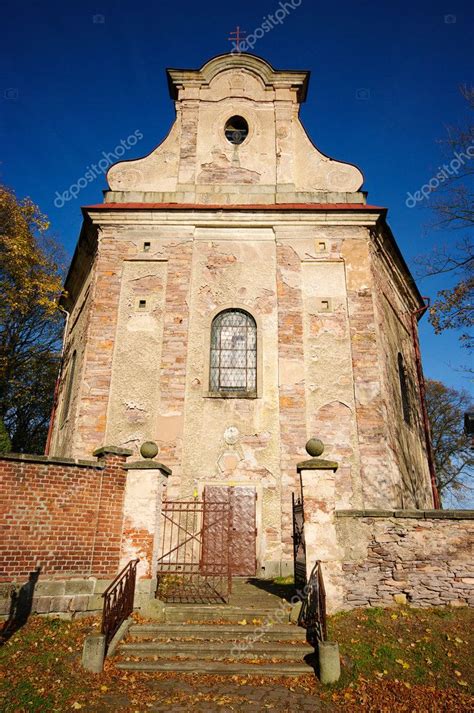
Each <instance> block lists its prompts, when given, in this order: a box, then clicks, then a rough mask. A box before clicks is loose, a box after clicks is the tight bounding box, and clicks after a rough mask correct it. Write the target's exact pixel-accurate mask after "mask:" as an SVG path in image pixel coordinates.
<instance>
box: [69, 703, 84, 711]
mask: <svg viewBox="0 0 474 713" xmlns="http://www.w3.org/2000/svg"><path fill="white" fill-rule="evenodd" d="M71 708H73V709H74V710H75V711H78V710H80V709H81V708H82V704H81V703H78V702H77V701H74V703H73V704H72V706H71Z"/></svg>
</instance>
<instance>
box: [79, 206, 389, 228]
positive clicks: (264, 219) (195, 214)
mask: <svg viewBox="0 0 474 713" xmlns="http://www.w3.org/2000/svg"><path fill="white" fill-rule="evenodd" d="M384 212H385V209H383V208H376V207H373V208H372V207H371V206H357V207H349V208H348V206H347V205H345V206H344V207H343V208H342V207H341V208H340V209H337V208H334V207H322V206H317V205H314V206H311V207H306V208H301V207H300V208H297V207H291V208H282V207H281V206H265V207H264V208H262V207H261V206H258V207H256V206H252V205H249V206H244V207H236V206H218V207H210V206H203V207H195V206H194V207H189V208H187V207H184V206H179V207H176V208H161V209H159V208H156V207H154V206H152V205H149V206H148V205H147V206H143V207H142V208H140V209H134V208H133V207H127V206H126V205H121V206H116V207H115V206H110V204H103V205H99V206H86V207H84V208H83V213H84V215H86V216H88V217H89V218H90V219H91V221H92V223H93V224H94V225H100V226H105V225H121V226H124V225H157V224H167V223H170V224H174V225H181V224H186V225H189V224H192V225H195V226H197V227H219V226H222V225H234V226H241V227H249V226H253V227H256V226H257V225H258V226H259V227H267V226H272V225H275V224H278V225H283V224H285V225H301V224H302V223H306V224H313V225H355V226H374V225H376V223H377V221H378V219H379V218H380V216H381V214H383V213H384Z"/></svg>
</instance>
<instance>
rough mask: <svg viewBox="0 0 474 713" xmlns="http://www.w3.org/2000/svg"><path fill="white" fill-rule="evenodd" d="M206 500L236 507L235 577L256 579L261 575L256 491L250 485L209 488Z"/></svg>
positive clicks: (234, 509)
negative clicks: (257, 573) (228, 503)
mask: <svg viewBox="0 0 474 713" xmlns="http://www.w3.org/2000/svg"><path fill="white" fill-rule="evenodd" d="M205 492H206V499H207V500H210V501H215V502H222V501H224V502H226V501H227V500H229V501H230V503H231V505H232V533H231V534H232V542H231V573H232V575H233V576H234V577H254V576H255V574H256V571H257V559H256V558H257V529H256V508H255V505H256V493H255V488H253V487H251V486H247V485H237V486H232V487H228V486H225V485H208V486H206V491H205Z"/></svg>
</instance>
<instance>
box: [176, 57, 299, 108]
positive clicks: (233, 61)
mask: <svg viewBox="0 0 474 713" xmlns="http://www.w3.org/2000/svg"><path fill="white" fill-rule="evenodd" d="M229 69H246V70H247V71H248V72H251V73H252V74H254V75H255V76H257V77H259V79H260V80H261V81H262V82H263V84H264V85H265V86H266V87H268V88H271V87H293V88H296V89H297V91H298V101H299V102H304V101H305V99H306V94H307V90H308V82H309V77H310V72H308V71H306V70H303V71H298V70H279V69H274V68H273V67H272V66H271V64H269V63H268V62H267V61H266V60H264V59H262V58H261V57H257V56H255V55H250V54H245V53H243V52H242V53H239V54H223V55H218V56H217V57H213V58H212V59H210V60H209V61H208V62H206V63H205V64H204V65H203V66H202V67H201V68H200V69H172V68H169V69H167V70H166V73H167V75H168V86H169V91H170V96H171V98H172V99H176V98H177V96H178V91H179V88H180V87H186V86H191V87H201V86H203V85H209V84H210V82H211V81H212V80H213V79H214V77H216V76H217V75H218V74H220V73H221V72H225V71H227V70H229Z"/></svg>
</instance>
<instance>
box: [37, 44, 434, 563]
mask: <svg viewBox="0 0 474 713" xmlns="http://www.w3.org/2000/svg"><path fill="white" fill-rule="evenodd" d="M168 80H169V88H170V95H171V99H172V100H173V101H174V102H175V107H176V120H175V122H174V124H173V126H172V128H171V130H170V132H169V134H168V136H167V137H166V138H165V140H164V141H163V142H162V143H161V144H160V145H159V146H158V147H157V148H156V149H154V150H153V151H152V152H151V153H150V154H149V155H148V156H146V157H144V158H140V159H136V160H130V161H123V162H120V163H118V164H115V165H114V166H113V167H112V168H111V169H110V170H109V173H108V177H107V178H108V184H109V190H107V191H106V193H105V200H104V202H103V203H101V204H97V205H92V206H87V207H85V208H83V214H84V223H83V227H82V230H81V234H80V238H79V242H78V246H77V249H76V252H75V255H74V258H73V261H72V265H71V268H70V271H69V275H68V278H67V281H66V286H65V289H66V295H65V296H64V297H63V300H62V304H63V307H64V308H65V309H66V310H67V312H68V314H69V317H68V322H67V331H66V341H65V345H66V347H65V355H64V368H63V371H62V379H61V384H60V389H59V396H58V400H57V405H56V408H55V412H54V421H53V429H52V437H51V444H50V455H52V456H57V457H72V458H89V457H90V456H91V454H92V452H93V451H94V450H95V449H97V448H99V447H101V446H103V445H104V444H105V443H113V444H114V445H115V446H120V447H122V448H126V449H130V450H132V451H133V453H134V454H135V455H136V457H139V456H138V454H139V449H140V446H141V444H142V443H143V442H144V441H149V440H152V441H155V442H156V443H157V444H158V445H159V448H160V456H159V458H160V460H161V461H162V462H163V463H164V464H166V465H167V466H168V467H169V468H171V470H172V475H171V476H170V477H169V479H168V485H167V497H168V498H175V499H185V498H193V497H195V496H196V495H199V496H200V495H202V493H203V492H204V490H205V489H206V490H207V492H209V493H211V495H212V493H213V492H214V493H217V492H219V493H220V494H222V492H227V493H228V494H229V496H230V497H232V499H233V502H234V507H235V510H236V512H238V513H240V515H241V523H242V525H241V527H242V531H241V533H240V536H241V537H242V538H243V539H244V540H245V542H246V543H247V551H249V552H251V553H252V556H251V557H248V558H247V560H246V561H245V562H242V563H241V568H240V569H239V570H238V571H236V573H237V574H247V575H255V574H257V575H258V576H273V575H275V574H280V573H282V574H286V573H289V572H290V571H291V569H292V564H293V563H292V556H293V551H292V519H291V515H292V511H291V493H292V492H294V491H297V490H298V488H299V481H298V473H297V469H296V465H297V463H298V462H299V461H301V460H304V459H305V458H307V456H306V455H305V443H306V441H307V440H308V439H309V438H310V437H317V438H320V439H322V441H323V442H324V443H325V446H326V449H325V453H324V457H325V458H330V459H331V460H333V461H337V462H338V464H339V465H338V469H337V471H336V475H335V486H334V487H335V504H336V508H337V509H339V510H358V509H359V510H370V509H374V510H387V509H388V510H397V509H430V508H432V507H433V505H434V504H436V503H435V501H434V497H436V496H435V493H434V490H433V488H432V479H433V473H432V471H431V470H430V458H429V456H430V454H429V439H428V434H427V423H426V419H425V418H424V411H423V402H422V372H421V364H420V358H419V348H418V337H417V321H418V319H419V318H420V316H421V315H422V314H423V312H424V311H425V309H426V307H425V303H424V301H423V299H422V297H421V295H420V293H419V291H418V289H417V287H416V285H415V283H414V281H413V278H412V277H411V275H410V272H409V270H408V268H407V266H406V264H405V262H404V260H403V257H402V255H401V253H400V251H399V249H398V247H397V244H396V242H395V239H394V237H393V235H392V233H391V230H390V228H389V226H388V224H387V222H386V209H384V208H381V207H377V206H373V205H370V204H368V203H367V200H366V194H365V193H364V192H363V191H361V186H362V183H363V176H362V173H361V172H360V170H359V169H358V168H357V167H355V166H353V165H351V164H349V163H344V162H341V161H337V160H333V159H330V158H328V157H327V156H325V155H324V154H322V153H321V152H320V151H319V150H318V149H317V148H316V147H315V146H314V144H313V143H312V141H311V139H310V138H309V137H308V135H307V133H306V131H305V129H304V127H303V125H302V123H301V121H300V118H299V111H300V106H301V104H302V103H303V102H304V101H305V100H306V95H307V90H308V81H309V73H308V72H305V71H281V70H275V69H273V68H272V67H271V66H270V65H269V64H268V63H267V62H266V61H264V60H262V59H260V58H258V57H255V56H252V55H246V54H230V55H222V56H218V57H216V58H214V59H211V60H210V61H209V62H207V63H206V64H205V65H204V66H203V67H202V68H201V69H198V70H177V69H169V70H168ZM240 515H239V517H240Z"/></svg>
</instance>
